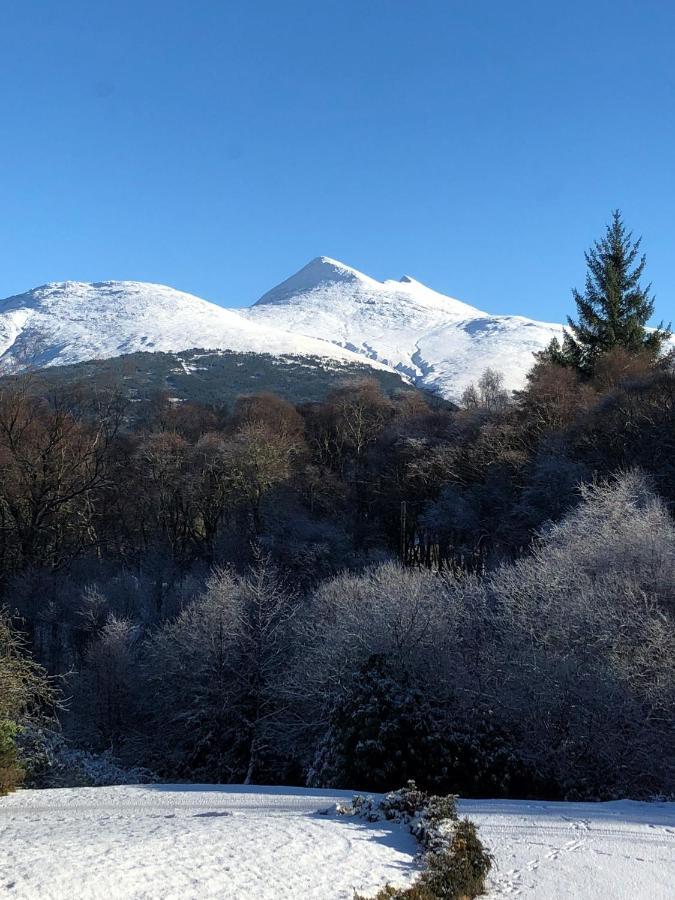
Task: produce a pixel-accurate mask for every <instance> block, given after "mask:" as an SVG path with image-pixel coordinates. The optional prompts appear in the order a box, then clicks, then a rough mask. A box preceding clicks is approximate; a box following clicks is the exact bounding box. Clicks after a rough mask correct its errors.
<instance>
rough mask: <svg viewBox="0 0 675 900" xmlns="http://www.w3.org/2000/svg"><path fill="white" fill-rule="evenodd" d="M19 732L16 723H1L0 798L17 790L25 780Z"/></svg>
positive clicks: (5, 721)
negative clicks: (23, 779) (17, 737)
mask: <svg viewBox="0 0 675 900" xmlns="http://www.w3.org/2000/svg"><path fill="white" fill-rule="evenodd" d="M18 731H19V729H18V727H17V726H16V725H15V724H14V722H8V721H7V720H6V719H5V720H4V721H0V796H2V795H3V794H7V793H9V791H13V790H15V789H16V788H17V787H18V786H19V784H20V783H21V780H22V778H23V774H24V773H23V769H22V768H21V766H20V765H19V754H18V750H17V746H16V736H17V733H18Z"/></svg>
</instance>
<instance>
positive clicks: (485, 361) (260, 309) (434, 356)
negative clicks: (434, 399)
mask: <svg viewBox="0 0 675 900" xmlns="http://www.w3.org/2000/svg"><path fill="white" fill-rule="evenodd" d="M560 333H561V326H560V325H555V324H549V323H544V322H536V321H534V320H531V319H527V318H524V317H522V316H506V315H505V316H498V315H489V314H488V313H484V312H481V310H479V309H476V308H475V307H473V306H469V305H468V304H466V303H462V302H461V301H459V300H454V299H453V298H451V297H446V296H444V295H443V294H439V293H437V292H436V291H433V290H431V289H430V288H428V287H425V286H424V285H423V284H420V282H418V281H415V280H414V279H412V278H410V277H408V276H405V277H403V278H402V279H401V280H400V281H384V282H381V281H377V280H375V279H374V278H370V277H369V276H368V275H364V274H363V273H361V272H358V271H357V270H356V269H353V268H350V267H349V266H346V265H344V264H343V263H340V262H337V261H336V260H332V259H329V258H328V257H325V256H322V257H318V258H317V259H315V260H313V261H312V262H310V263H309V264H308V265H306V266H305V267H304V268H303V269H301V270H300V271H299V272H297V273H296V274H295V275H293V276H292V277H291V278H289V279H288V280H286V281H284V282H283V283H282V284H280V285H278V286H277V287H275V288H273V289H272V290H271V291H269V292H268V293H266V294H265V295H264V296H263V297H261V298H260V300H259V301H258V302H257V303H256V304H255V305H254V306H252V307H251V308H250V309H246V310H232V309H224V308H223V307H220V306H217V305H216V304H213V303H209V302H207V301H206V300H202V299H200V298H199V297H194V296H192V295H191V294H186V293H183V292H181V291H176V290H174V289H173V288H170V287H166V286H163V285H157V284H146V283H143V282H135V281H106V282H100V283H96V284H88V283H83V282H77V281H67V282H61V283H53V284H48V285H44V286H42V287H39V288H35V289H34V290H31V291H28V292H27V293H25V294H20V295H18V296H14V297H9V298H8V299H6V300H2V301H0V373H11V372H17V371H22V370H25V369H30V368H45V367H54V366H62V365H71V364H77V363H82V362H88V361H91V360H96V359H110V358H114V357H118V356H122V355H125V354H134V353H137V352H164V353H174V354H176V353H181V352H183V351H187V350H193V349H197V348H201V349H203V350H221V351H222V350H229V351H234V352H237V353H244V354H251V353H253V354H269V355H270V356H272V357H277V358H281V357H293V358H294V359H296V360H299V359H301V358H304V359H307V360H314V361H318V360H331V361H333V362H334V363H339V364H340V365H346V366H360V367H363V366H368V367H370V368H371V369H375V370H378V371H381V372H390V373H391V372H394V371H395V372H397V373H399V374H400V375H402V376H403V377H404V378H406V379H407V380H408V381H409V382H410V383H411V384H414V385H416V386H418V387H421V388H425V389H427V390H431V391H433V392H436V393H438V394H440V395H441V396H443V397H445V398H457V397H459V396H460V395H461V393H462V391H463V389H464V388H465V387H466V385H467V384H468V383H469V382H471V381H474V380H476V379H477V378H478V377H479V376H480V374H481V373H482V372H483V371H484V370H485V368H487V367H488V366H489V367H492V368H493V369H498V370H500V371H501V372H503V374H504V378H505V384H506V386H507V387H508V388H517V387H520V386H521V385H522V384H523V381H524V378H525V374H526V372H527V371H528V369H529V368H530V366H531V365H532V353H533V352H535V351H537V350H541V349H542V348H543V347H544V346H546V344H548V342H549V341H550V339H551V338H552V337H553V336H554V335H560ZM312 365H314V363H312Z"/></svg>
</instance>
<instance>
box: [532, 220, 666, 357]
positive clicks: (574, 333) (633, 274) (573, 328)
mask: <svg viewBox="0 0 675 900" xmlns="http://www.w3.org/2000/svg"><path fill="white" fill-rule="evenodd" d="M641 240H642V239H641V238H639V239H638V240H637V241H633V236H632V232H627V231H626V228H625V226H624V224H623V220H622V218H621V213H620V212H619V210H615V211H614V213H613V215H612V222H611V224H610V225H608V226H607V231H606V234H605V236H604V237H603V238H602V240H600V241H595V243H594V245H593V246H592V247H591V249H590V250H589V251H588V252H587V253H586V254H585V256H586V265H587V267H588V272H587V275H586V286H585V290H584V292H583V294H581V293H580V292H579V291H577V290H576V289H574V291H573V295H574V300H575V303H576V305H577V310H578V321H576V322H575V321H574V320H573V319H572V318H570V317H568V319H567V321H568V324H569V331H567V330H565V332H564V339H563V344H562V347H560V345H559V343H558V341H555V345H554V344H553V343H552V344H551V346H550V347H549V348H548V350H547V351H545V352H544V354H543V356H545V357H548V358H549V359H552V360H553V361H555V362H560V363H563V364H567V365H573V366H574V367H575V368H577V369H578V370H579V371H581V372H584V373H586V374H590V373H591V372H592V371H593V368H594V365H595V362H596V360H597V359H598V357H599V356H601V355H602V354H603V353H606V352H607V351H609V350H612V349H613V348H614V347H622V348H624V349H626V350H629V351H631V352H638V351H641V350H646V351H647V352H649V353H652V354H653V355H655V356H656V354H657V353H658V352H659V350H660V349H661V347H662V345H663V343H664V341H666V340H667V339H668V338H669V336H670V331H669V329H664V328H663V324H661V325H659V327H658V328H657V329H656V330H654V331H650V332H648V331H647V329H646V327H645V326H646V324H647V322H648V320H649V319H650V318H651V316H652V314H653V312H654V297H653V296H650V290H651V284H648V285H647V286H646V287H642V286H641V284H640V281H641V279H642V275H643V272H644V268H645V263H646V257H645V255H644V254H642V255H640V242H641ZM554 340H555V339H554Z"/></svg>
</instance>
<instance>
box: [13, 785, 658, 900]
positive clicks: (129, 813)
mask: <svg viewBox="0 0 675 900" xmlns="http://www.w3.org/2000/svg"><path fill="white" fill-rule="evenodd" d="M345 797H351V793H349V792H345V791H310V790H307V789H302V790H300V789H293V788H257V787H256V788H239V787H232V786H228V787H222V788H221V787H209V786H192V787H188V786H185V785H153V786H136V787H113V788H77V789H63V790H51V791H23V792H21V793H18V794H15V795H13V796H11V797H8V798H5V799H3V800H0V896H7V897H15V898H37V897H39V898H45V900H47V898H59V900H62V898H63V900H65V898H68V900H70V898H78V900H79V898H82V900H84V898H98V897H101V898H106V900H114V898H129V897H134V898H140V897H143V898H163V900H164V898H167V900H168V898H176V900H178V898H181V900H187V898H208V897H218V898H232V900H266V898H270V900H272V898H274V900H277V898H278V900H283V898H293V900H296V898H303V900H304V898H316V900H337V898H345V900H347V898H352V897H353V892H354V890H357V891H362V892H369V891H370V892H373V891H374V890H376V889H377V887H378V886H381V885H383V884H384V883H385V882H387V881H390V882H392V883H397V884H405V883H409V882H410V881H411V880H412V879H413V878H414V877H415V874H416V871H417V869H416V865H415V861H414V854H415V849H416V848H415V844H414V842H413V840H412V838H411V837H410V836H409V835H408V834H406V832H405V830H404V829H403V828H401V827H399V826H395V825H393V826H389V825H385V824H382V823H377V824H374V825H371V824H366V823H364V822H360V821H355V820H350V819H344V818H339V817H335V816H333V815H328V816H327V815H321V814H319V813H318V810H320V809H322V808H324V809H325V808H326V807H328V806H330V805H331V804H333V803H335V802H336V801H337V800H344V798H345ZM461 812H462V813H465V814H467V815H469V816H470V817H471V818H472V819H474V820H475V821H476V822H477V823H478V824H479V825H480V833H481V836H482V838H483V840H484V841H485V843H486V844H487V845H488V846H489V847H490V849H491V850H492V852H493V853H494V854H495V859H496V866H495V870H494V872H493V874H492V876H491V879H490V893H489V895H488V896H489V897H491V898H499V897H518V896H522V897H533V898H541V900H555V898H575V900H578V898H580V897H583V898H586V900H600V898H603V900H605V898H609V897H611V898H613V900H617V898H626V900H628V898H630V900H640V898H644V900H647V898H649V900H659V898H666V897H672V896H673V894H672V885H673V883H675V803H667V804H645V803H632V802H630V801H622V802H619V803H604V804H603V803H600V804H591V803H580V804H570V803H529V802H518V801H507V800H500V801H464V802H462V804H461Z"/></svg>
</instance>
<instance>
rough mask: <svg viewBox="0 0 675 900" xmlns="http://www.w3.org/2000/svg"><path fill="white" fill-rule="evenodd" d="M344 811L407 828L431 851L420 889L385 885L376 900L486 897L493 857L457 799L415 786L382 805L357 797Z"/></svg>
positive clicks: (387, 798) (395, 793) (390, 796)
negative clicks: (461, 815) (461, 816)
mask: <svg viewBox="0 0 675 900" xmlns="http://www.w3.org/2000/svg"><path fill="white" fill-rule="evenodd" d="M342 811H343V812H346V813H347V814H350V813H351V814H353V815H358V816H360V817H362V818H365V819H367V820H368V821H369V822H373V821H378V820H381V819H386V820H387V821H392V820H393V821H396V822H400V823H402V824H406V825H408V827H409V828H410V831H411V833H412V834H413V835H414V836H415V837H416V839H417V840H418V842H419V843H420V844H421V846H422V847H423V848H424V849H425V851H426V853H425V856H424V871H423V872H422V874H421V875H420V877H419V878H418V880H417V881H416V882H415V884H413V885H412V886H411V887H409V888H394V887H392V886H391V885H386V886H385V887H384V888H382V890H381V891H379V893H378V894H377V895H376V898H375V900H467V898H472V897H477V896H478V895H479V894H482V893H483V890H484V888H485V879H486V878H487V875H488V873H489V871H490V869H491V867H492V856H491V855H490V854H489V853H488V852H487V850H486V849H485V847H484V846H483V844H482V843H481V841H480V838H479V837H478V832H477V830H476V826H475V825H474V824H473V823H472V822H470V821H469V820H468V819H461V820H460V819H459V818H458V816H457V798H456V797H455V796H453V795H449V796H446V797H443V796H433V795H429V794H427V793H425V792H424V791H421V790H419V788H418V787H417V785H416V784H415V782H414V781H410V782H408V786H407V787H405V788H401V789H399V790H397V791H392V792H391V793H389V794H387V795H386V796H385V797H384V798H383V799H382V800H380V801H377V802H376V801H374V800H373V799H372V798H364V797H358V796H357V797H355V798H354V800H353V802H352V805H351V807H348V808H347V809H346V810H342ZM361 900H362V898H361Z"/></svg>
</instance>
